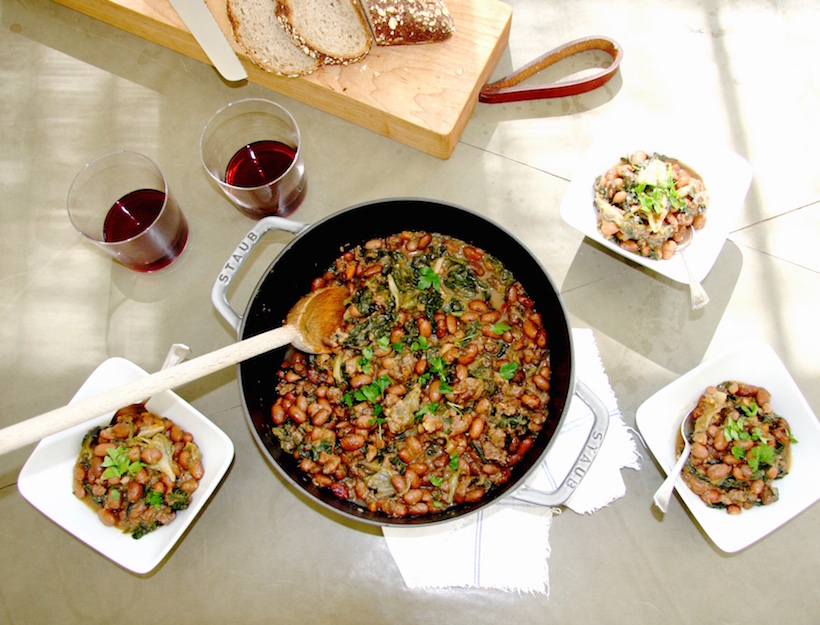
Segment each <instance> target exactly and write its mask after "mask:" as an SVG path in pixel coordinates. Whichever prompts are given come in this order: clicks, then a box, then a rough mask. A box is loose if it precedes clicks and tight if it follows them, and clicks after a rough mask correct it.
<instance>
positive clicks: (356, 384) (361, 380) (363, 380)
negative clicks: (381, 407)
mask: <svg viewBox="0 0 820 625" xmlns="http://www.w3.org/2000/svg"><path fill="white" fill-rule="evenodd" d="M372 381H373V376H372V375H370V374H369V373H357V374H356V375H354V376H353V377H352V378H350V386H352V387H353V388H362V387H363V386H367V385H368V384H370V383H371V382H372Z"/></svg>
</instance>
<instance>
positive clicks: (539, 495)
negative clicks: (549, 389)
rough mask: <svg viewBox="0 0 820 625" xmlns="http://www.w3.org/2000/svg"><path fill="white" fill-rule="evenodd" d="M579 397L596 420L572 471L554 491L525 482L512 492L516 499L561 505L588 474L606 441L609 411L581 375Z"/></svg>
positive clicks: (577, 383) (544, 504)
mask: <svg viewBox="0 0 820 625" xmlns="http://www.w3.org/2000/svg"><path fill="white" fill-rule="evenodd" d="M575 396H576V397H578V398H579V399H580V400H581V401H583V402H584V403H585V404H586V405H587V406H588V407H589V409H590V410H591V411H592V416H593V423H592V429H591V430H590V432H589V436H588V437H587V440H586V442H585V443H584V446H583V447H582V448H581V451H580V453H579V454H578V458H577V459H576V460H575V462H574V463H573V465H572V468H571V469H570V470H569V473H567V476H566V477H565V478H564V481H563V482H562V483H561V484H560V485H559V486H558V488H556V489H555V490H554V491H553V492H551V493H549V492H544V491H540V490H535V489H533V488H530V487H528V486H526V485H524V486H521V487H520V488H519V489H518V490H516V491H515V492H514V493H513V494H512V495H510V496H511V497H512V498H513V499H518V500H521V501H526V502H528V503H534V504H539V505H542V506H551V507H552V506H560V505H562V504H564V503H565V502H566V501H567V499H569V498H570V495H572V494H573V493H574V492H575V488H576V487H577V486H578V484H580V483H581V480H582V479H583V477H584V475H586V472H587V471H588V470H589V467H590V466H591V465H592V461H593V460H594V459H595V457H596V456H597V455H598V452H599V451H600V449H601V445H602V444H603V442H604V436H605V435H606V430H607V428H608V427H609V410H608V409H607V407H606V405H605V404H604V402H603V401H601V399H600V398H599V397H598V396H597V395H596V394H595V393H594V392H593V390H592V389H591V388H589V387H588V386H587V385H586V384H584V383H583V382H582V381H581V380H579V379H577V378H576V380H575Z"/></svg>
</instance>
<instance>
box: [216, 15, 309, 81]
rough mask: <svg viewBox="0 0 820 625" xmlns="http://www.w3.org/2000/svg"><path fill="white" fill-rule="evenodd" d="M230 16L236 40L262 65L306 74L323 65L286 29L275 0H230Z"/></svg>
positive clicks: (291, 73)
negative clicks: (277, 11) (277, 15)
mask: <svg viewBox="0 0 820 625" xmlns="http://www.w3.org/2000/svg"><path fill="white" fill-rule="evenodd" d="M228 19H229V20H230V22H231V28H232V29H233V35H234V38H235V39H236V41H237V42H238V43H239V45H241V46H242V47H243V48H244V49H245V51H246V52H247V54H248V57H250V59H251V60H252V61H253V62H254V63H256V64H257V65H258V66H259V67H261V68H262V69H264V70H266V71H268V72H272V73H274V74H279V75H280V76H291V77H295V76H304V75H306V74H310V73H311V72H314V71H316V69H317V68H319V67H320V63H319V61H318V60H317V59H316V58H314V57H312V56H310V55H308V54H306V53H305V52H304V51H303V50H302V49H301V48H300V47H299V46H297V45H296V44H295V43H294V42H293V40H292V39H291V38H290V37H289V36H288V35H287V33H285V31H284V29H283V28H282V26H281V25H280V24H279V20H277V18H276V3H275V2H274V0H228Z"/></svg>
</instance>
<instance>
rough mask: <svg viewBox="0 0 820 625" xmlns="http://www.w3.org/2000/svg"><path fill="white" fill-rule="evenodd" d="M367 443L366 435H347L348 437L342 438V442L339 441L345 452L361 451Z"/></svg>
mask: <svg viewBox="0 0 820 625" xmlns="http://www.w3.org/2000/svg"><path fill="white" fill-rule="evenodd" d="M365 442H366V439H365V435H364V434H358V433H353V434H347V435H346V436H343V437H342V440H341V441H339V445H341V447H342V449H344V450H345V451H356V450H357V449H361V448H362V447H364V445H365Z"/></svg>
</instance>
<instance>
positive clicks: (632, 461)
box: [383, 329, 641, 595]
mask: <svg viewBox="0 0 820 625" xmlns="http://www.w3.org/2000/svg"><path fill="white" fill-rule="evenodd" d="M572 337H573V344H574V358H575V364H576V370H575V375H576V376H577V377H579V378H580V379H582V380H583V381H584V382H585V383H586V384H587V386H589V387H590V388H591V389H592V390H593V391H594V392H595V393H596V394H597V395H598V397H599V398H600V399H601V400H602V401H603V402H604V404H605V405H606V407H607V408H608V409H609V416H610V421H609V428H608V429H607V433H606V436H605V437H604V443H603V445H602V446H601V449H600V451H599V452H598V455H597V456H596V458H595V460H594V461H593V463H592V465H591V466H590V468H589V470H588V471H587V473H586V475H585V476H584V479H583V480H582V481H581V483H580V484H579V485H578V486H577V487H576V489H575V492H574V493H573V494H572V496H571V497H570V498H569V500H568V501H567V502H566V504H565V505H566V507H568V508H569V509H571V510H573V511H574V512H577V513H578V514H588V513H593V512H595V511H596V510H598V509H600V508H602V507H604V506H606V505H608V504H610V503H611V502H613V501H615V500H616V499H618V498H620V497H623V495H624V494H625V493H626V486H625V485H624V482H623V479H622V477H621V469H623V468H626V467H628V468H632V469H640V461H641V457H640V454H639V453H638V451H637V447H636V445H635V440H634V439H633V437H632V432H631V431H630V429H629V428H628V427H627V426H626V425H625V424H624V421H623V418H622V416H621V413H620V411H619V409H618V401H617V399H616V397H615V394H614V393H613V391H612V388H611V387H610V385H609V379H608V378H607V375H606V372H605V371H604V367H603V364H602V363H601V359H600V357H599V355H598V347H597V345H596V343H595V337H594V336H593V334H592V330H587V329H582V330H573V331H572ZM591 423H592V414H591V412H590V410H589V408H587V406H586V404H585V403H584V402H582V401H580V400H577V399H576V400H574V401H572V402H571V403H570V409H569V413H568V414H567V415H566V417H565V419H564V422H563V423H562V425H561V430H560V431H559V432H558V434H557V438H556V440H555V441H554V443H553V445H552V447H551V448H550V451H549V453H548V454H547V457H546V458H545V460H544V461H543V462H542V464H541V466H540V467H539V468H538V470H537V471H536V472H535V473H534V474H533V475H532V476H531V477H530V478H529V479H528V480H527V486H529V487H534V488H538V489H541V490H546V491H553V490H555V487H556V485H557V484H559V483H560V482H561V480H562V479H563V478H564V476H566V474H567V473H568V471H569V469H570V467H571V466H572V463H573V461H574V460H575V458H576V457H577V456H578V452H579V450H580V449H581V447H582V445H583V443H584V441H585V440H586V437H587V435H588V433H589V428H590V426H591ZM558 512H560V510H559V509H555V508H549V507H544V506H538V505H535V504H530V503H526V502H521V501H516V500H515V499H512V498H511V497H506V498H504V499H503V500H502V501H499V502H498V503H495V504H493V505H491V506H487V507H486V508H484V509H483V510H481V511H479V512H478V513H476V514H473V515H469V516H468V517H466V518H463V519H462V518H459V519H455V520H453V521H451V522H449V523H443V524H440V525H434V526H429V527H419V528H394V527H385V528H383V533H384V536H385V539H386V541H387V546H388V547H389V549H390V552H391V553H392V555H393V558H394V559H395V561H396V564H397V565H398V567H399V570H400V571H401V574H402V577H403V578H404V582H405V583H406V584H407V586H408V587H410V588H447V587H476V588H499V589H502V590H507V591H518V592H522V591H523V592H540V593H544V594H547V595H548V594H549V567H548V563H547V561H548V559H549V555H550V545H549V530H550V525H551V524H552V516H553V514H557V513H558Z"/></svg>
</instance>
